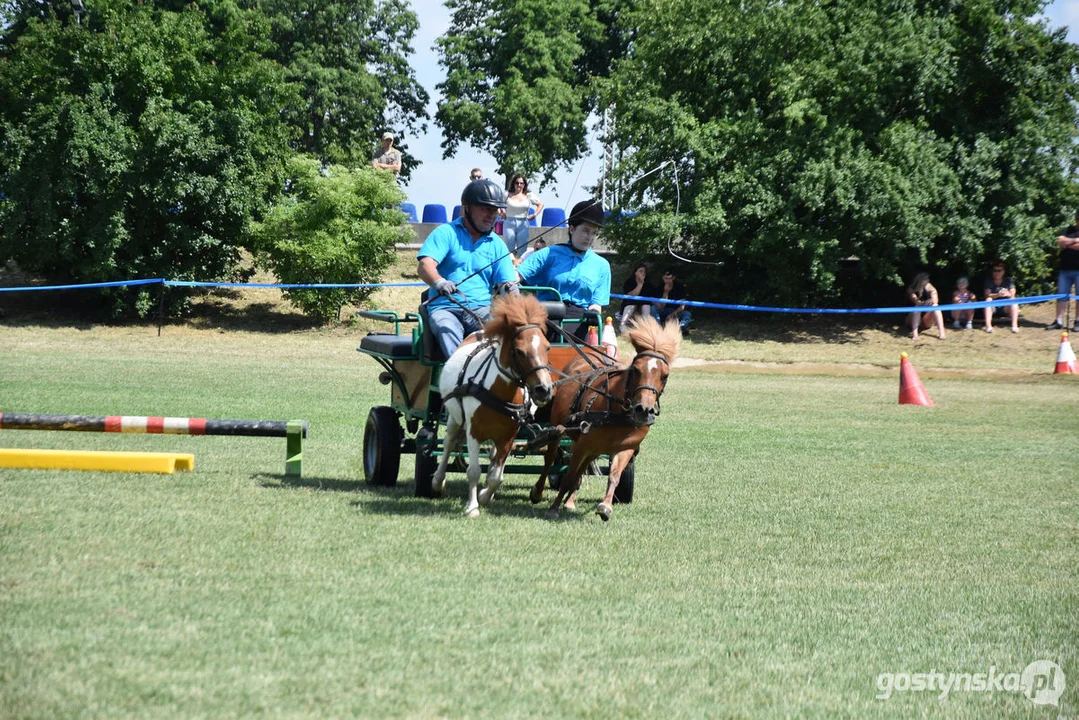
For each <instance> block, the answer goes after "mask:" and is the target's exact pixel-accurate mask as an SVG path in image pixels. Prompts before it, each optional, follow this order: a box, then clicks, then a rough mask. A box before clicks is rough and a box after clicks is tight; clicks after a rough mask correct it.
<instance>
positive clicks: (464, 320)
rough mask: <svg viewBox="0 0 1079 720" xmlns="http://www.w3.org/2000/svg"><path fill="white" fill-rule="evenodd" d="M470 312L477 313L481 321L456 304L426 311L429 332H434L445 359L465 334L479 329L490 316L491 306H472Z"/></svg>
mask: <svg viewBox="0 0 1079 720" xmlns="http://www.w3.org/2000/svg"><path fill="white" fill-rule="evenodd" d="M472 312H474V313H476V314H477V315H479V316H480V317H481V318H482V319H483V321H482V322H477V320H476V319H475V318H474V317H472V315H471V314H470V313H468V312H465V310H464V309H463V308H459V307H457V306H456V305H454V306H452V307H441V308H436V309H434V310H431V311H429V312H428V313H427V318H428V320H429V321H430V324H431V332H433V333H434V334H435V338H436V339H437V340H438V346H439V347H440V348H442V352H443V353H444V354H445V355H446V359H447V360H448V359H449V357H450V355H453V351H454V350H456V349H457V346H458V345H460V344H461V341H462V340H464V339H465V336H466V335H471V334H472V333H474V332H476V331H477V330H479V329H481V328H482V327H483V325H484V323H486V322H487V320H488V318H490V317H491V308H489V307H486V306H484V307H476V308H472Z"/></svg>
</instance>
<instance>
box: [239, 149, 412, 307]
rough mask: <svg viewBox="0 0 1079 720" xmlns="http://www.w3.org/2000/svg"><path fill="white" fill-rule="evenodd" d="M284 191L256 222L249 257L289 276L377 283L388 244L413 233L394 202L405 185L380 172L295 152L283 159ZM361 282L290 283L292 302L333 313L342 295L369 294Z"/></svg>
mask: <svg viewBox="0 0 1079 720" xmlns="http://www.w3.org/2000/svg"><path fill="white" fill-rule="evenodd" d="M288 174H289V182H288V191H287V193H286V195H285V197H284V198H283V199H282V200H281V202H279V203H278V204H277V205H275V206H274V207H273V208H272V209H271V210H270V212H269V213H268V214H267V216H266V218H265V220H264V221H262V222H260V223H258V224H256V226H255V228H254V230H253V232H252V236H253V240H254V242H253V245H252V247H253V248H254V250H255V261H256V262H257V263H258V264H259V265H261V266H263V267H265V268H267V269H269V270H271V271H273V273H274V274H275V275H276V276H277V277H278V278H280V280H281V282H283V283H289V284H293V283H295V284H309V283H329V284H337V283H340V284H353V283H356V284H364V283H377V282H379V281H380V280H381V278H382V271H383V270H385V269H386V268H387V267H389V265H390V264H391V263H392V262H393V260H394V257H395V255H394V244H395V243H400V242H408V241H410V240H411V239H413V235H412V231H411V230H409V229H408V227H407V226H406V225H405V223H404V221H405V216H404V213H402V212H401V210H400V209H399V208H398V205H400V203H401V202H402V201H403V200H404V193H403V192H401V190H400V189H399V188H398V187H397V184H396V182H394V181H393V180H391V179H390V178H388V177H387V176H386V174H385V173H382V172H378V171H375V170H372V169H371V168H369V167H363V168H359V169H356V170H351V169H349V168H346V167H343V166H341V165H333V166H330V167H328V168H325V169H322V168H321V167H320V165H319V163H318V161H317V160H315V159H313V158H309V157H302V156H296V157H295V158H293V159H292V160H291V161H290V162H289V165H288ZM371 292H372V291H371V289H368V288H334V289H329V288H318V289H305V288H296V289H289V290H285V291H284V295H285V297H286V298H288V299H289V301H291V302H292V303H293V304H295V305H298V306H299V307H300V308H302V309H303V311H304V312H305V313H306V314H308V315H310V316H312V317H314V318H316V319H318V320H319V321H321V322H327V321H330V320H333V319H336V318H337V317H338V315H339V313H340V312H341V307H342V306H343V305H345V304H346V303H353V304H356V303H359V302H361V301H363V300H364V299H366V298H367V297H369V296H370V294H371Z"/></svg>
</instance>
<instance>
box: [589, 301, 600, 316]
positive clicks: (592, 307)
mask: <svg viewBox="0 0 1079 720" xmlns="http://www.w3.org/2000/svg"><path fill="white" fill-rule="evenodd" d="M601 310H603V308H602V307H600V306H599V305H596V304H595V303H593V304H591V305H589V306H588V312H594V313H597V314H598V313H599V312H600V311H601Z"/></svg>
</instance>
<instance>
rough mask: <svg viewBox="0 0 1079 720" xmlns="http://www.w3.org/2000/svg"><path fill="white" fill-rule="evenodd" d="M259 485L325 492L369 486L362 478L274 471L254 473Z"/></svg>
mask: <svg viewBox="0 0 1079 720" xmlns="http://www.w3.org/2000/svg"><path fill="white" fill-rule="evenodd" d="M252 478H253V479H255V480H257V481H258V483H259V485H260V486H261V487H264V488H270V489H274V490H287V489H290V488H311V489H313V490H323V491H325V492H347V493H354V492H362V491H363V490H366V489H368V488H370V487H371V486H370V485H368V484H367V483H365V482H364V481H363V480H342V479H340V478H319V477H306V476H305V477H296V476H295V475H279V474H275V473H256V474H255V475H253V476H252ZM379 489H380V490H395V488H379Z"/></svg>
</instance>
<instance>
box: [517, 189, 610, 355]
mask: <svg viewBox="0 0 1079 720" xmlns="http://www.w3.org/2000/svg"><path fill="white" fill-rule="evenodd" d="M567 225H568V227H569V242H567V243H564V244H562V245H552V246H551V247H545V248H543V249H542V250H537V251H536V252H534V253H532V255H530V256H529V257H528V259H527V260H525V261H524V262H522V263H521V264H520V266H519V267H518V268H517V274H518V275H520V276H521V280H522V281H523V282H524V283H525V284H526V285H542V286H545V287H551V288H554V289H555V290H557V291H558V292H559V294H561V296H562V301H563V302H564V303H565V305H566V318H567V319H576V318H583V317H585V315H586V314H587V313H600V312H602V310H603V306H604V305H606V304H607V303H609V302H610V301H611V265H610V263H608V262H607V261H606V260H605V259H604V258H602V257H600V256H599V255H597V254H596V252H595V251H594V250H592V243H593V242H595V239H596V236H597V235H599V231H600V229H601V228H602V227H603V209H602V207H600V204H599V201H597V200H583V201H581V202H579V203H577V204H576V205H574V206H573V211H572V212H571V213H570V216H569V219H568V220H567ZM548 295H549V293H548ZM551 299H553V298H551V297H544V293H540V300H551ZM570 332H571V333H572V334H573V335H574V336H576V337H577V338H579V339H581V340H584V338H585V336H586V335H587V332H588V324H587V323H584V322H580V323H577V326H576V327H575V328H573V329H572V330H570Z"/></svg>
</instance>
